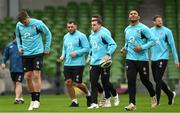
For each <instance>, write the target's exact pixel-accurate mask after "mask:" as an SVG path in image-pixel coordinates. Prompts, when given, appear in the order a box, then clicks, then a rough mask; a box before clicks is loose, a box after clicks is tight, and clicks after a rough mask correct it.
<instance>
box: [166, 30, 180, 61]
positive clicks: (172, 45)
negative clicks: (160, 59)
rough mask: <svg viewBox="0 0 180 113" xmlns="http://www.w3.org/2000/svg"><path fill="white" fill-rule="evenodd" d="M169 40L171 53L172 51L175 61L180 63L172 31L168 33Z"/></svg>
mask: <svg viewBox="0 0 180 113" xmlns="http://www.w3.org/2000/svg"><path fill="white" fill-rule="evenodd" d="M167 38H168V43H169V46H170V48H171V51H172V55H173V58H174V61H175V62H178V61H179V59H178V55H177V51H176V46H175V42H174V38H173V34H172V32H171V31H170V30H169V31H168V32H167Z"/></svg>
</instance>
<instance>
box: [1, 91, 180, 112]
mask: <svg viewBox="0 0 180 113" xmlns="http://www.w3.org/2000/svg"><path fill="white" fill-rule="evenodd" d="M119 97H120V105H119V106H118V107H114V106H113V98H111V100H112V107H111V108H99V109H90V110H89V109H87V106H86V98H85V96H83V95H81V96H78V102H79V105H80V107H78V108H71V107H69V105H70V98H69V97H68V95H43V94H42V95H41V106H40V108H39V109H35V110H33V111H28V110H27V109H28V106H29V103H30V96H29V95H26V96H24V99H25V103H24V104H13V102H14V96H0V112H1V113H2V112H6V113H15V112H16V113H23V112H29V113H30V112H33V113H35V112H38V113H53V112H58V113H65V112H66V113H74V112H81V113H90V112H96V113H103V112H106V113H110V112H111V113H112V112H116V113H123V112H127V113H132V112H128V111H125V110H124V107H125V106H126V105H128V95H119ZM136 101H137V105H136V106H137V109H136V111H133V112H141V113H150V112H151V113H155V112H158V113H166V112H169V113H172V112H173V113H175V112H176V113H180V96H176V99H175V103H174V105H168V104H167V102H168V100H167V97H166V96H165V95H164V96H161V103H160V106H157V107H156V108H154V109H151V108H150V97H149V96H148V95H141V94H138V95H137V100H136Z"/></svg>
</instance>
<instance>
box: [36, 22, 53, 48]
mask: <svg viewBox="0 0 180 113" xmlns="http://www.w3.org/2000/svg"><path fill="white" fill-rule="evenodd" d="M39 30H40V31H41V32H43V33H44V34H45V35H46V42H45V51H50V46H51V39H52V34H51V32H50V30H49V28H48V27H47V26H46V25H45V24H44V23H43V22H42V21H41V22H40V27H39Z"/></svg>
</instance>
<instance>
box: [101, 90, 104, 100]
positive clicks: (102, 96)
mask: <svg viewBox="0 0 180 113" xmlns="http://www.w3.org/2000/svg"><path fill="white" fill-rule="evenodd" d="M100 95H101V99H103V98H105V93H104V91H103V93H101V94H100Z"/></svg>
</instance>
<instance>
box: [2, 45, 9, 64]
mask: <svg viewBox="0 0 180 113" xmlns="http://www.w3.org/2000/svg"><path fill="white" fill-rule="evenodd" d="M8 59H9V49H8V47H6V48H5V49H4V52H3V55H2V64H6V61H7V60H8Z"/></svg>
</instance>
